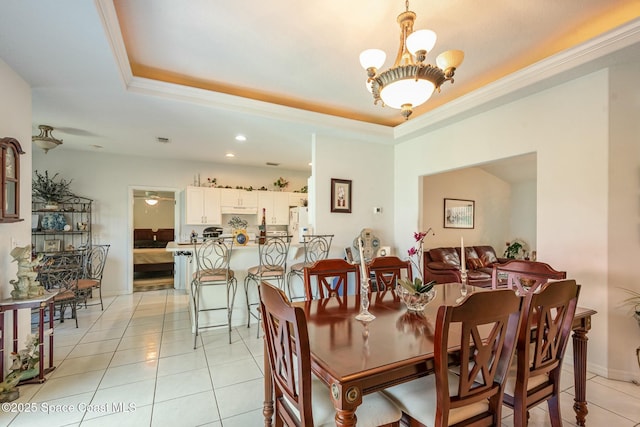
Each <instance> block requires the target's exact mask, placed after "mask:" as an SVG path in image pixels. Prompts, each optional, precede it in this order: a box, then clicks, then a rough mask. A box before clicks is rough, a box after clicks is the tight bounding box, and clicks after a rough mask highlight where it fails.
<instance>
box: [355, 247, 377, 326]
mask: <svg viewBox="0 0 640 427" xmlns="http://www.w3.org/2000/svg"><path fill="white" fill-rule="evenodd" d="M358 246H359V247H360V273H361V275H362V280H360V313H359V314H358V315H357V316H356V319H357V320H360V321H362V322H370V321H372V320H373V319H375V318H376V316H374V315H373V314H371V313H369V278H368V277H367V265H366V264H365V260H364V253H363V249H362V247H363V246H364V243H363V242H362V239H359V240H358Z"/></svg>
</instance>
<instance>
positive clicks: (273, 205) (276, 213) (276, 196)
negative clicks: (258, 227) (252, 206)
mask: <svg viewBox="0 0 640 427" xmlns="http://www.w3.org/2000/svg"><path fill="white" fill-rule="evenodd" d="M263 208H264V209H265V211H266V212H265V216H266V220H267V225H288V224H289V193H286V192H281V191H260V192H258V215H257V220H258V223H260V221H262V209H263Z"/></svg>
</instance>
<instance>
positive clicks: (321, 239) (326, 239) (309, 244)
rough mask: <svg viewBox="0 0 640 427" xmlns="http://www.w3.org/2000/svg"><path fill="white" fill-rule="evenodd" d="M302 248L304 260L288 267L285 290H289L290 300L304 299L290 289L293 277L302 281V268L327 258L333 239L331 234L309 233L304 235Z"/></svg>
mask: <svg viewBox="0 0 640 427" xmlns="http://www.w3.org/2000/svg"><path fill="white" fill-rule="evenodd" d="M302 238H303V242H302V243H303V248H304V261H303V262H298V263H295V264H293V265H292V266H291V267H290V268H289V272H288V273H287V291H288V292H289V299H290V300H291V301H293V300H295V299H304V296H295V295H294V294H293V291H292V287H291V282H292V280H293V279H294V278H299V279H300V280H302V281H304V268H305V267H309V266H311V265H312V264H313V263H314V262H316V261H319V260H322V259H327V258H328V257H329V250H330V249H331V241H332V240H333V234H311V235H304V236H302Z"/></svg>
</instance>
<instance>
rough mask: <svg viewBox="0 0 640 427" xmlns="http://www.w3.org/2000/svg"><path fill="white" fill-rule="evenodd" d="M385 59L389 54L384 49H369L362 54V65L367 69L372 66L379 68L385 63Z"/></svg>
mask: <svg viewBox="0 0 640 427" xmlns="http://www.w3.org/2000/svg"><path fill="white" fill-rule="evenodd" d="M385 59H387V54H386V53H384V51H383V50H380V49H367V50H363V51H362V53H361V54H360V65H362V68H364V69H365V70H366V69H367V68H371V67H373V68H376V69H379V68H380V67H382V65H383V64H384V61H385Z"/></svg>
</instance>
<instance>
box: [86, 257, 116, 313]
mask: <svg viewBox="0 0 640 427" xmlns="http://www.w3.org/2000/svg"><path fill="white" fill-rule="evenodd" d="M110 247H111V245H93V246H91V247H90V248H88V249H85V250H84V251H82V254H83V259H82V274H81V276H80V278H79V279H78V292H80V293H81V294H82V299H83V300H84V306H85V308H86V307H87V306H90V305H98V304H100V309H101V310H104V305H103V303H102V274H103V273H104V266H105V264H106V263H107V255H108V254H109V248H110ZM95 290H97V291H98V297H99V299H100V301H99V302H95V303H92V304H88V303H87V300H88V299H89V298H92V297H93V292H94V291H95Z"/></svg>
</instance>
